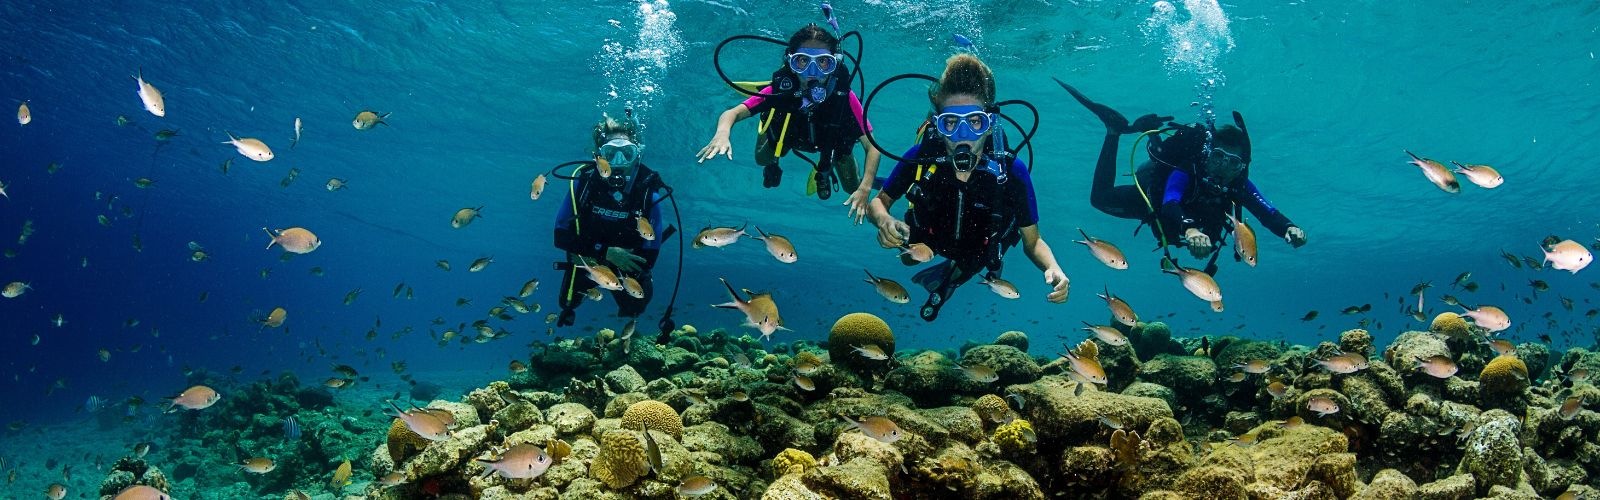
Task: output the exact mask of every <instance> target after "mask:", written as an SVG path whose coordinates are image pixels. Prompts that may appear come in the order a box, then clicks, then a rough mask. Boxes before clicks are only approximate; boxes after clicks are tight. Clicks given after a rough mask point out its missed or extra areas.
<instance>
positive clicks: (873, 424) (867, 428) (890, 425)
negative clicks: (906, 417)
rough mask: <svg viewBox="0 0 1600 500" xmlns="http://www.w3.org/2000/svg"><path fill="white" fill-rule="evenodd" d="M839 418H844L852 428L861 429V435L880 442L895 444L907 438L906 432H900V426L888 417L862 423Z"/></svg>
mask: <svg viewBox="0 0 1600 500" xmlns="http://www.w3.org/2000/svg"><path fill="white" fill-rule="evenodd" d="M839 418H843V419H844V421H845V422H848V423H849V424H850V427H854V428H857V429H861V433H862V434H866V435H867V437H870V438H872V439H876V440H878V441H880V442H884V443H893V442H895V441H899V440H900V438H902V437H905V436H904V431H901V430H900V426H899V425H896V424H895V423H894V421H893V420H889V419H888V417H867V418H863V419H861V420H860V421H856V420H851V419H850V417H846V416H844V415H840V416H839Z"/></svg>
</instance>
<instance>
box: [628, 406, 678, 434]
mask: <svg viewBox="0 0 1600 500" xmlns="http://www.w3.org/2000/svg"><path fill="white" fill-rule="evenodd" d="M645 426H649V428H650V430H653V431H661V432H665V433H667V434H671V435H672V437H675V438H677V439H678V440H679V441H682V440H683V417H679V416H678V412H677V411H676V410H673V409H672V407H671V406H668V405H667V404H666V403H663V402H660V401H655V400H644V401H640V402H637V403H634V404H631V405H628V409H627V410H626V411H623V412H622V428H624V429H634V430H640V431H642V430H644V429H645Z"/></svg>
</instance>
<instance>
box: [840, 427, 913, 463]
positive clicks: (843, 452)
mask: <svg viewBox="0 0 1600 500" xmlns="http://www.w3.org/2000/svg"><path fill="white" fill-rule="evenodd" d="M833 454H834V456H837V457H839V460H840V461H843V462H848V461H850V460H853V459H855V458H866V459H869V460H872V461H873V462H877V463H878V464H879V465H880V466H881V467H882V468H883V470H896V471H897V470H900V466H902V465H905V454H903V453H901V452H900V450H899V449H897V448H895V446H894V445H893V444H890V443H885V442H883V441H879V440H876V439H873V438H871V437H869V436H867V435H866V434H862V433H859V432H846V433H843V434H840V435H839V438H838V440H836V441H834V443H833Z"/></svg>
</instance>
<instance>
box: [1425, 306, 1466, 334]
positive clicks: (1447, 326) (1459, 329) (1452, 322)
mask: <svg viewBox="0 0 1600 500" xmlns="http://www.w3.org/2000/svg"><path fill="white" fill-rule="evenodd" d="M1428 331H1430V332H1433V333H1437V334H1440V335H1444V336H1446V337H1456V338H1468V337H1471V336H1472V325H1470V324H1467V320H1465V319H1462V318H1461V315H1460V314H1456V313H1453V312H1442V313H1439V315H1438V316H1434V317H1433V323H1430V324H1429V325H1428Z"/></svg>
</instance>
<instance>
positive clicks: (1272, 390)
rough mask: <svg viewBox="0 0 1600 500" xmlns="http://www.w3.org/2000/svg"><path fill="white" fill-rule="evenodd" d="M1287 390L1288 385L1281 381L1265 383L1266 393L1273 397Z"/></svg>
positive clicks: (1275, 397)
mask: <svg viewBox="0 0 1600 500" xmlns="http://www.w3.org/2000/svg"><path fill="white" fill-rule="evenodd" d="M1288 392H1289V386H1286V385H1284V384H1283V382H1282V381H1279V380H1274V381H1272V382H1271V383H1269V384H1267V394H1269V395H1271V396H1272V397H1273V399H1277V398H1281V397H1283V395H1284V394H1287V393H1288Z"/></svg>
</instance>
